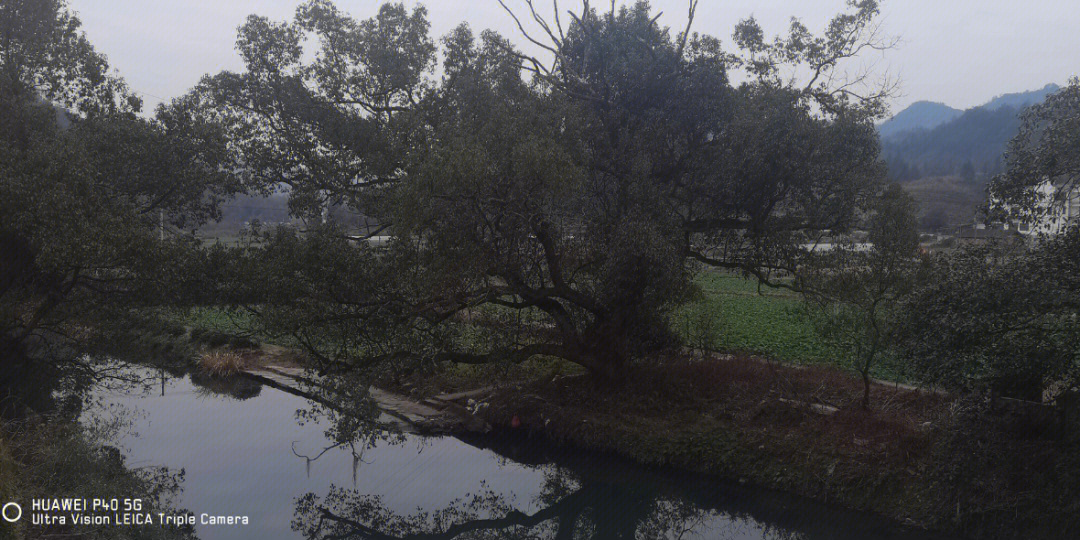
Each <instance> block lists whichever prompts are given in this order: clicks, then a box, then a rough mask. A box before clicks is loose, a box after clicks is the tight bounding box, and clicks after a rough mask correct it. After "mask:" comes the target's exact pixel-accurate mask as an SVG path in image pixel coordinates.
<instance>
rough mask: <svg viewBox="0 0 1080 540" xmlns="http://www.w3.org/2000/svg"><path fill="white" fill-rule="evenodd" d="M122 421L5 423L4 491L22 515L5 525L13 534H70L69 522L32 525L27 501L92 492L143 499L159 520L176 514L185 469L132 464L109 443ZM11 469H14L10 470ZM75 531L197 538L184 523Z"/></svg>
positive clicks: (97, 535)
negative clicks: (86, 424)
mask: <svg viewBox="0 0 1080 540" xmlns="http://www.w3.org/2000/svg"><path fill="white" fill-rule="evenodd" d="M123 428H124V424H123V422H122V421H120V422H116V423H114V422H97V423H93V424H92V425H91V426H90V428H89V429H88V428H85V427H84V426H81V425H79V424H77V423H74V422H71V421H65V420H53V421H50V422H47V423H40V424H29V423H23V424H15V423H6V424H4V426H3V428H2V429H3V432H2V434H0V450H3V451H4V452H3V455H0V467H3V469H0V478H2V479H3V480H4V482H3V484H0V486H2V487H0V490H5V491H7V493H6V495H10V496H9V497H8V498H6V499H5V501H6V500H16V501H20V502H22V504H23V509H24V514H23V519H22V520H21V521H20V522H19V523H18V524H15V525H14V526H13V525H11V524H7V523H5V527H4V530H6V531H10V532H11V533H12V536H11V538H15V539H21V538H39V537H42V536H44V537H48V536H52V535H58V534H63V535H67V534H71V531H72V528H71V527H70V526H68V527H65V526H41V525H30V524H29V521H30V520H29V519H28V516H29V514H28V513H27V512H29V501H30V500H32V499H38V498H50V499H51V498H66V497H70V498H84V497H88V495H87V494H88V493H100V494H105V495H102V496H108V497H121V498H123V497H127V498H139V499H142V501H143V510H144V511H145V512H147V513H150V514H152V515H153V516H154V517H155V520H156V518H157V513H158V512H164V513H170V514H172V513H176V512H177V508H176V507H175V504H176V502H177V497H178V495H179V493H180V490H181V483H182V482H183V479H184V472H183V471H182V470H181V471H170V470H168V469H165V468H161V467H139V468H135V469H133V468H129V467H128V466H127V464H126V463H125V460H124V457H123V456H122V455H121V453H120V450H119V449H117V448H115V447H112V446H108V444H107V442H106V441H113V440H115V439H116V438H117V437H118V435H117V433H116V430H117V429H123ZM8 467H11V469H8ZM75 530H77V531H78V535H79V536H80V537H82V538H88V539H105V538H110V539H114V538H115V539H120V538H122V539H133V540H134V539H148V540H149V539H180V538H195V536H194V530H193V529H192V528H191V527H190V526H185V527H159V526H152V527H115V526H105V527H89V526H80V527H77V528H76V529H75Z"/></svg>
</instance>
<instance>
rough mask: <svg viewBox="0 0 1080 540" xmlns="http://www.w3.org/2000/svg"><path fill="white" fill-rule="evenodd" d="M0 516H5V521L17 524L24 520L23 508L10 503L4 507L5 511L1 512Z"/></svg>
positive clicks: (17, 504)
mask: <svg viewBox="0 0 1080 540" xmlns="http://www.w3.org/2000/svg"><path fill="white" fill-rule="evenodd" d="M0 515H3V517H4V521H6V522H8V523H15V522H16V521H19V519H21V518H22V507H21V506H19V503H16V502H9V503H7V504H5V505H4V508H3V510H0Z"/></svg>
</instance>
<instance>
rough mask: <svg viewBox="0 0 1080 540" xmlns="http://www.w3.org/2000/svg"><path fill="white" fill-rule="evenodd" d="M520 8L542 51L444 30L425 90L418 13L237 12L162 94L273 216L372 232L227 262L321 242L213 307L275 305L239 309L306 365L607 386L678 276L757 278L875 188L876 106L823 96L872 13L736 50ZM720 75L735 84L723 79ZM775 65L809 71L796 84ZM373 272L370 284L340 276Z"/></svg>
mask: <svg viewBox="0 0 1080 540" xmlns="http://www.w3.org/2000/svg"><path fill="white" fill-rule="evenodd" d="M526 6H527V8H526V12H527V13H529V14H530V15H529V20H531V21H532V23H534V26H537V25H538V26H539V28H541V29H542V30H541V31H542V32H543V36H544V37H543V38H542V39H541V38H539V37H534V36H533V35H532V34H530V33H528V32H527V31H526V27H527V26H528V25H527V24H526V23H525V22H524V20H523V17H519V16H518V15H517V14H516V13H515V11H514V10H513V9H510V10H508V11H510V13H511V15H513V16H514V18H515V20H517V21H519V25H520V26H521V28H522V31H523V32H525V37H526V39H528V40H529V41H531V42H532V43H534V44H535V45H536V46H538V47H540V48H541V49H542V50H545V51H546V53H548V54H549V56H550V58H551V61H550V62H547V63H544V62H542V61H541V60H538V59H535V58H531V57H529V56H526V55H523V54H522V53H521V52H519V51H518V50H516V49H515V48H514V47H513V46H512V45H511V44H510V43H509V42H508V41H507V40H506V39H504V38H502V37H500V36H498V35H496V34H494V33H491V32H484V33H483V34H481V36H480V39H479V40H478V39H476V38H475V36H474V35H473V34H472V32H471V31H470V30H469V29H468V28H467V27H465V26H462V27H459V28H458V29H456V30H455V31H454V32H452V33H451V34H450V35H448V36H447V37H446V38H445V39H444V42H443V43H444V48H443V61H442V69H441V76H440V77H438V78H436V76H435V74H434V72H433V70H432V68H433V66H434V63H435V56H434V55H435V48H434V46H433V44H432V42H431V41H430V40H429V38H428V37H427V23H426V21H425V13H424V11H423V9H422V8H417V9H416V10H414V11H413V12H411V13H410V12H408V11H407V10H406V9H405V8H404V7H402V6H400V5H395V4H385V5H383V6H382V7H381V8H380V11H379V13H378V14H377V15H376V16H375V17H374V18H372V19H369V20H366V21H355V20H353V19H351V18H349V17H347V16H345V15H343V14H341V13H340V12H338V11H337V10H336V9H335V8H334V7H333V6H332V5H331V4H329V3H328V2H326V1H313V2H310V3H308V4H305V5H302V6H301V7H300V8H299V9H298V10H297V14H296V17H295V19H294V20H293V21H291V22H286V23H272V22H269V21H267V20H265V19H262V18H258V17H251V18H249V19H248V22H247V23H246V24H245V25H244V26H242V27H241V29H240V37H239V40H238V47H239V49H240V51H241V55H242V57H243V58H244V59H245V61H246V64H247V69H246V71H245V72H243V73H241V74H231V73H223V74H220V75H217V76H214V77H209V78H207V79H205V80H204V81H203V82H202V83H201V84H200V86H199V87H198V88H197V89H196V90H195V92H193V93H192V94H191V95H189V96H187V97H186V98H184V99H183V100H181V101H178V102H177V103H175V104H174V108H175V109H177V110H183V111H188V112H187V114H190V115H192V116H193V117H201V118H208V119H214V120H215V121H220V122H222V124H223V125H224V126H225V128H226V129H227V130H228V132H229V134H230V135H229V136H230V139H231V140H232V141H234V143H233V144H232V145H231V148H232V150H233V151H234V152H233V153H232V155H231V156H230V165H229V166H228V168H229V169H230V170H234V171H238V172H239V173H240V174H244V175H249V176H250V177H251V178H252V180H255V181H256V183H261V184H262V185H263V186H265V188H266V189H274V188H275V187H278V186H281V185H287V186H288V187H289V189H290V193H291V194H292V196H293V200H294V205H293V208H294V210H295V211H296V212H297V213H300V214H301V215H304V216H307V217H310V218H315V217H317V216H319V215H320V214H322V209H323V208H325V206H326V205H329V204H344V205H346V206H348V207H350V208H352V209H353V210H354V211H356V212H358V213H361V214H363V215H364V216H366V217H369V218H372V219H374V220H375V221H376V222H378V223H379V224H380V228H385V230H387V231H391V232H392V237H393V240H392V241H391V242H390V245H389V246H387V247H386V248H383V249H380V250H375V249H373V248H371V247H369V246H368V245H367V244H365V243H360V244H355V243H350V241H349V240H348V237H349V236H350V235H349V234H347V233H348V231H342V230H339V229H338V228H335V227H334V226H333V225H332V224H331V225H328V226H323V225H319V226H312V227H310V228H309V229H308V230H307V231H306V232H305V233H304V234H302V235H299V236H297V235H295V234H293V235H290V234H283V233H280V232H277V233H273V234H272V235H270V236H268V237H266V238H265V239H264V241H263V243H261V244H253V245H252V246H251V247H250V248H249V249H248V251H247V252H246V253H245V255H244V256H245V257H247V258H250V259H251V260H260V261H262V262H261V263H260V264H254V263H253V264H248V265H246V266H245V268H249V269H253V271H255V272H256V273H257V272H258V271H259V270H257V269H258V268H264V269H267V268H268V269H270V270H268V271H270V272H272V271H273V270H272V269H273V268H275V266H276V265H278V264H279V262H280V261H282V260H284V261H293V262H294V263H295V262H296V261H297V259H296V254H297V251H298V250H301V251H303V250H305V248H301V247H298V246H302V245H303V244H304V243H305V242H306V243H309V244H312V245H315V244H316V243H317V244H318V245H320V246H324V247H325V246H334V247H333V248H332V249H320V250H315V251H310V250H308V251H306V252H307V253H309V256H310V257H315V260H308V262H307V263H305V264H308V265H310V266H313V267H314V268H310V270H311V271H309V272H303V273H295V274H292V276H299V279H292V280H290V281H289V283H287V284H283V286H285V287H287V288H288V290H289V291H291V293H290V294H274V293H272V292H270V291H269V289H268V288H265V287H264V288H261V291H260V290H258V289H259V288H256V290H251V291H250V292H251V296H250V297H249V298H248V299H247V300H246V301H244V300H243V299H236V300H237V301H238V302H242V303H245V304H246V305H247V306H248V307H249V308H251V309H255V310H258V311H260V312H261V313H263V314H264V315H266V314H270V312H273V316H272V317H263V318H262V320H263V321H269V322H272V324H270V325H269V326H272V327H273V328H272V330H277V331H280V332H284V333H288V334H291V335H293V336H294V337H299V338H302V339H301V341H303V342H305V343H308V344H310V345H311V349H312V352H313V353H314V355H315V357H316V358H317V359H320V360H322V362H323V364H324V367H331V366H334V367H343V368H344V367H347V366H349V365H353V366H355V365H358V364H364V363H366V362H367V361H373V360H385V359H387V358H395V359H411V360H424V359H426V360H432V359H434V360H451V361H457V362H473V363H487V362H495V361H520V360H524V359H527V358H530V357H532V356H535V355H546V356H554V357H559V358H563V359H566V360H570V361H572V362H575V363H577V364H580V365H582V366H584V367H586V368H587V369H588V370H589V371H591V372H592V373H594V374H596V375H598V376H599V377H600V378H601V379H602V380H617V379H618V378H619V377H620V376H621V373H622V372H623V370H624V368H625V367H626V365H627V363H628V362H629V361H630V360H632V359H633V358H635V357H639V356H641V355H643V354H645V353H647V352H648V351H649V350H651V349H653V348H656V347H661V346H665V345H667V344H669V343H670V342H671V339H670V336H669V333H668V325H667V320H666V319H667V315H668V313H669V311H670V309H671V308H672V307H673V306H675V305H677V303H678V302H680V301H681V300H682V299H683V298H684V295H685V293H686V292H688V290H689V288H690V285H691V273H692V270H693V268H694V266H693V265H695V264H699V263H706V264H710V265H716V266H723V267H727V268H737V269H742V270H745V271H748V272H753V273H755V274H759V275H760V276H762V277H763V278H766V279H768V278H771V277H773V276H774V275H775V274H776V272H780V271H787V270H790V269H792V268H794V267H795V265H796V264H797V260H796V259H797V258H798V257H799V256H801V254H802V253H804V251H803V250H802V249H801V247H800V246H801V245H802V244H803V243H805V242H808V241H813V240H814V239H815V238H817V237H819V236H820V235H822V234H825V233H826V232H830V233H836V232H841V231H843V230H844V229H845V228H847V227H849V226H851V225H852V224H853V223H854V222H855V219H856V218H857V216H858V209H859V208H860V206H861V205H862V203H863V202H864V199H865V198H866V196H867V195H868V194H871V193H873V192H875V191H876V186H877V182H878V180H879V179H880V178H881V177H882V174H883V169H882V167H881V165H880V163H879V161H878V156H877V139H876V135H875V132H874V129H873V126H872V124H871V120H872V119H873V118H874V117H875V115H877V114H879V113H880V112H881V98H882V96H883V94H881V93H872V94H871V95H863V96H860V95H857V94H856V93H855V92H854V91H853V90H852V89H853V88H855V87H856V86H857V84H858V83H859V82H860V81H861V79H860V78H859V77H855V78H854V79H850V80H848V81H847V82H846V84H836V83H835V81H838V80H840V79H841V78H842V77H840V76H839V75H838V71H837V70H838V66H839V64H840V63H841V62H842V61H843V60H845V59H847V58H850V57H852V56H853V55H855V54H858V53H859V51H861V50H862V49H864V48H866V47H875V46H880V40H879V39H878V37H877V34H876V31H875V27H874V25H873V19H874V16H875V15H876V13H877V8H876V3H874V2H868V1H863V2H857V3H853V4H852V6H853V9H852V12H851V13H847V14H843V15H841V16H838V17H837V18H836V19H835V20H834V21H833V22H832V23H831V24H830V26H829V28H828V29H827V30H826V33H825V35H824V36H823V37H815V36H813V35H811V34H810V33H809V32H808V31H807V30H806V28H805V27H803V26H802V25H801V24H799V23H797V22H796V23H793V25H792V29H791V33H790V35H789V36H787V37H785V38H782V39H781V38H778V39H777V40H775V41H773V42H767V41H766V40H765V39H764V38H763V36H762V33H761V31H760V29H759V28H758V27H757V25H756V23H755V22H753V21H752V20H748V21H745V22H744V23H742V24H741V25H740V26H739V29H738V32H737V36H736V37H737V42H738V43H739V45H740V46H741V47H742V50H743V51H744V53H745V54H744V59H743V60H739V61H737V59H736V57H735V56H733V55H730V54H727V53H725V52H723V51H722V50H721V48H720V45H719V42H718V40H716V39H714V38H711V37H708V36H701V35H697V34H692V33H691V32H690V31H689V28H688V29H686V30H684V31H683V32H680V33H678V34H676V35H672V33H671V32H670V31H669V30H668V29H666V28H664V27H662V26H660V25H659V24H658V22H657V17H656V15H655V14H653V13H652V12H651V9H650V8H649V6H648V4H646V3H644V2H641V3H638V4H635V5H633V6H630V7H623V8H619V9H615V10H612V11H611V12H608V13H600V12H598V11H596V10H595V9H593V8H591V7H589V6H588V5H586V6H585V8H584V9H583V10H582V11H581V12H577V13H570V14H569V19H568V21H569V22H568V24H567V25H566V26H565V28H564V27H563V25H562V24H561V22H560V20H559V19H555V21H554V22H552V23H548V22H547V20H545V19H544V18H543V17H542V16H540V15H539V14H538V13H537V12H536V11H535V10H533V6H532V5H531V4H530V3H527V4H526ZM690 18H691V20H692V19H693V8H691V17H690ZM309 38H314V40H313V41H315V42H317V43H318V48H317V50H316V51H315V52H314V54H305V53H304V51H303V44H304V43H307V42H309V41H312V40H309ZM740 65H741V66H745V67H746V70H747V71H748V72H749V73H750V75H751V78H750V82H747V83H744V84H740V85H738V86H735V85H732V83H731V82H730V80H729V71H731V70H732V69H735V68H736V67H737V66H740ZM807 68H809V69H807ZM789 69H790V70H793V71H794V72H799V73H802V72H809V73H810V75H809V77H808V78H807V79H805V80H803V81H802V83H800V84H796V82H794V81H795V80H796V79H792V78H791V77H790V74H789V73H787V71H788V70H789ZM827 81H834V83H833V84H832V85H831V86H830V85H829V84H828V82H827ZM335 236H337V237H338V238H337V239H336V240H335V239H334V237H335ZM352 236H355V235H352ZM289 246H291V247H289ZM350 250H351V251H352V254H347V253H349V252H350ZM278 255H280V256H281V257H284V259H274V258H273V257H275V256H278ZM319 260H322V261H324V263H325V264H326V265H327V267H326V268H327V269H330V268H333V269H335V271H334V272H335V273H334V275H320V273H319V272H318V269H317V266H318V264H319V263H318V262H317V261H319ZM275 261H278V262H275ZM287 264H293V263H287ZM343 264H345V265H352V266H342V265H343ZM388 265H389V266H391V267H392V266H393V265H397V266H396V269H394V270H389V271H387V270H379V268H386V267H387V266H388ZM289 267H290V268H291V266H289ZM258 275H263V274H258ZM372 279H380V280H384V281H380V282H378V283H376V284H374V285H368V284H366V283H365V284H364V285H360V284H359V282H366V281H368V280H372ZM240 281H244V280H243V279H241V280H240ZM248 281H251V280H248ZM257 281H259V280H257ZM274 283H278V282H277V281H274ZM223 294H224V292H223ZM270 299H274V300H275V302H270V301H268V300H270ZM297 308H303V313H304V315H303V316H302V317H291V318H290V317H288V316H287V314H288V313H289V312H290V311H294V312H295V311H296V310H297ZM376 321H379V324H375V322H376ZM390 328H393V331H392V332H387V329H390ZM402 329H408V331H407V332H403V330H402ZM405 335H407V336H408V339H406V338H404V337H403V336H405ZM331 336H333V339H330V337H331ZM316 338H317V339H316ZM342 340H344V341H342Z"/></svg>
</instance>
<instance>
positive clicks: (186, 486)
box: [101, 375, 942, 540]
mask: <svg viewBox="0 0 1080 540" xmlns="http://www.w3.org/2000/svg"><path fill="white" fill-rule="evenodd" d="M162 377H163V378H162V382H161V383H160V384H159V386H157V387H156V388H155V389H154V391H152V392H146V391H143V390H140V391H136V390H135V389H134V388H132V389H131V390H130V391H127V390H123V389H112V390H110V391H108V392H104V393H103V395H102V396H101V397H102V398H103V399H104V402H105V404H107V405H109V406H110V409H115V408H117V406H119V408H121V409H124V410H127V411H128V416H129V418H130V419H131V422H133V423H132V426H131V428H132V429H131V430H130V431H131V433H129V434H127V435H125V436H124V438H123V439H122V441H121V444H120V447H121V450H122V451H123V452H124V453H125V454H126V456H127V458H128V465H129V466H132V467H139V466H166V467H170V468H172V469H181V468H183V469H184V470H185V472H186V474H185V479H184V482H183V494H182V497H181V500H180V501H179V502H180V504H179V506H180V507H182V508H186V509H187V510H189V511H191V512H192V513H194V514H196V515H199V514H201V513H208V514H211V515H246V516H248V517H249V524H248V525H246V526H224V527H223V526H202V525H196V531H197V533H198V534H199V536H200V537H201V538H204V539H208V540H213V539H217V538H243V539H260V540H269V539H277V538H304V537H306V536H308V535H311V536H314V537H318V538H323V537H326V538H329V537H334V535H338V534H341V535H343V536H342V537H351V538H381V539H391V538H683V539H805V540H811V539H852V540H854V539H860V540H863V539H865V540H870V539H896V540H900V539H903V540H908V539H910V540H916V539H918V540H928V539H936V538H942V537H939V536H934V535H930V534H927V533H923V532H918V531H912V530H906V529H903V528H900V527H897V526H895V525H893V524H891V523H889V522H885V521H883V520H879V519H876V518H873V517H870V516H865V515H862V514H858V513H853V512H847V511H844V510H840V509H836V508H832V507H829V506H826V505H821V504H817V503H814V502H811V501H807V500H803V499H800V498H796V497H791V496H787V495H783V494H778V493H772V492H767V491H764V490H757V489H750V488H746V487H743V486H738V485H729V484H723V483H719V482H716V481H714V480H706V479H701V478H696V477H694V476H691V475H683V474H678V473H673V472H670V471H658V470H653V469H648V468H643V467H637V466H633V465H631V464H628V463H623V462H620V461H619V460H615V459H610V458H607V459H604V458H598V457H596V456H590V455H581V454H575V453H568V452H562V451H558V450H556V449H553V448H550V447H546V446H542V445H538V444H531V443H530V441H528V440H524V439H520V440H513V439H511V440H507V438H506V437H502V438H491V437H485V438H478V439H468V440H462V439H458V438H454V437H426V438H425V437H419V436H412V435H408V436H405V437H404V439H403V440H395V441H386V442H381V443H378V444H376V445H375V446H374V447H371V448H368V449H366V450H363V451H361V450H360V448H350V447H349V446H343V447H333V445H332V444H331V443H330V442H329V441H328V439H327V436H326V426H324V425H321V423H320V422H318V421H314V422H313V421H310V420H308V421H303V422H302V421H300V419H299V418H298V415H297V411H299V410H308V409H310V404H309V403H308V402H307V401H306V400H305V399H303V398H300V397H297V396H294V395H291V394H288V393H285V392H281V391H279V390H275V389H273V388H269V387H261V388H260V387H258V386H252V385H253V384H254V383H251V384H249V385H244V386H242V387H241V388H225V389H223V388H214V389H209V388H207V385H206V384H205V383H204V384H196V383H195V382H193V381H192V380H191V378H190V377H188V376H184V377H171V378H170V377H168V376H164V375H163V376H162ZM308 494H311V495H308ZM305 495H308V496H309V497H317V498H318V499H315V502H317V503H318V504H316V505H310V504H304V502H305V500H304V499H301V498H302V497H304V496H305ZM328 496H329V497H328ZM307 502H311V499H307ZM313 508H315V509H318V508H327V509H328V514H329V516H335V517H336V518H337V519H335V518H331V517H328V514H325V513H322V512H321V510H312V509H313ZM320 518H321V519H320ZM294 523H296V524H297V525H298V526H301V525H303V526H306V527H307V528H306V529H304V530H297V529H296V528H294V527H293V525H294ZM317 525H318V526H317ZM316 526H317V527H316ZM316 529H317V530H316ZM458 533H460V534H458Z"/></svg>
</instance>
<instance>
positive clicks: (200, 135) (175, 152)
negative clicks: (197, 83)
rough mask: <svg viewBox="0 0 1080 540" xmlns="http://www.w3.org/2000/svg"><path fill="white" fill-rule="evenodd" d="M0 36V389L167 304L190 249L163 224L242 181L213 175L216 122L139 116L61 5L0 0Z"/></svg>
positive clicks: (195, 217) (207, 206)
mask: <svg viewBox="0 0 1080 540" xmlns="http://www.w3.org/2000/svg"><path fill="white" fill-rule="evenodd" d="M0 36H2V38H0V252H2V253H3V254H4V255H3V260H2V261H0V355H3V356H4V357H5V358H6V359H10V368H8V369H5V370H4V371H3V380H2V381H0V385H2V386H3V388H4V389H5V390H6V389H10V388H13V387H14V388H23V389H25V388H29V387H31V386H33V385H30V384H27V381H28V380H29V377H31V376H35V374H39V373H41V372H48V371H50V369H51V368H53V367H56V365H57V362H36V363H35V362H30V361H29V360H28V359H29V358H31V357H37V358H45V357H49V358H51V359H55V358H57V357H58V356H60V355H59V354H56V353H58V352H59V351H61V350H62V351H65V355H66V356H68V357H71V358H77V355H74V354H71V353H75V352H78V351H80V350H83V347H84V346H86V345H87V344H88V343H89V342H91V341H94V340H95V339H97V338H100V337H103V336H104V335H105V334H106V333H107V332H105V330H106V327H107V326H109V324H110V322H115V321H116V317H119V316H124V315H126V314H128V313H130V311H129V308H131V307H135V306H140V305H148V304H151V303H159V302H162V301H172V300H176V299H177V297H176V296H175V295H173V297H172V298H169V294H170V293H177V292H179V289H175V288H172V287H174V286H177V285H178V284H180V283H182V282H183V281H184V280H183V279H181V278H183V277H184V276H183V274H182V273H179V272H177V269H176V265H175V264H174V263H175V261H177V260H178V259H179V257H180V255H181V253H187V252H191V251H192V250H190V249H188V248H189V247H190V246H188V245H187V244H186V243H185V242H184V241H183V240H175V241H172V240H170V241H166V242H162V239H161V238H160V235H161V230H162V228H163V227H164V226H165V225H166V224H169V225H176V226H179V225H187V224H190V223H193V222H201V221H203V220H205V219H208V218H211V217H213V216H214V215H216V208H217V203H218V202H219V201H220V199H221V197H222V196H224V195H225V194H227V193H229V192H231V191H235V189H236V187H237V186H236V185H235V184H234V183H233V178H234V177H233V176H232V175H226V174H224V171H223V170H221V169H218V168H217V167H218V164H219V163H220V162H221V160H220V158H218V157H214V156H213V152H214V151H215V149H220V148H223V143H224V140H223V139H221V138H220V133H219V132H218V131H216V127H215V126H214V125H211V124H201V123H199V122H197V121H183V122H180V121H179V119H178V118H176V117H175V116H174V115H169V114H165V115H163V116H162V117H161V118H160V119H158V120H148V119H145V118H142V117H139V116H138V115H137V114H136V113H137V112H138V110H139V107H140V103H139V100H138V99H137V98H136V97H134V95H133V94H131V93H130V92H129V91H128V90H127V89H126V87H125V86H124V84H123V81H121V80H120V79H118V78H116V77H115V76H113V75H111V74H110V73H109V70H108V64H107V63H106V61H105V58H104V57H103V56H101V55H100V54H98V53H97V52H95V51H94V49H93V47H92V46H91V45H90V44H89V42H87V40H86V38H85V36H84V35H83V34H82V32H81V30H80V26H79V20H78V19H77V18H76V17H75V16H74V15H73V14H72V13H71V12H70V11H69V10H68V9H67V7H66V5H65V4H64V3H63V2H60V1H53V0H15V1H12V2H4V3H3V4H2V5H0ZM170 236H171V235H170ZM56 347H59V349H58V348H56ZM46 393H47V392H46Z"/></svg>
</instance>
